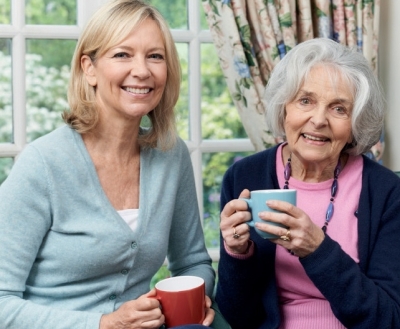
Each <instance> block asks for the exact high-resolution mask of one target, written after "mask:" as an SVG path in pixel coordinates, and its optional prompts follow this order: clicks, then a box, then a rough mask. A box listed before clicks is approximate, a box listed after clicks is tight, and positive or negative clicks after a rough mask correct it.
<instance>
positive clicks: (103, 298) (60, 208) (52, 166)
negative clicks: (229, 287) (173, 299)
mask: <svg viewBox="0 0 400 329" xmlns="http://www.w3.org/2000/svg"><path fill="white" fill-rule="evenodd" d="M166 256H168V261H169V262H168V264H169V269H170V270H171V272H172V275H174V276H175V275H197V276H200V277H202V278H204V280H205V282H206V288H207V292H208V295H211V294H212V291H213V285H214V270H213V269H212V267H211V259H210V257H209V255H208V253H207V250H206V248H205V244H204V237H203V232H202V227H201V223H200V217H199V210H198V203H197V196H196V190H195V184H194V177H193V170H192V164H191V161H190V156H189V152H188V150H187V147H186V145H185V144H184V142H183V141H182V140H178V142H177V144H176V146H175V147H174V148H173V149H172V150H170V151H168V152H161V151H160V150H157V149H144V150H141V154H140V202H139V218H138V227H137V229H136V231H132V230H131V229H130V228H129V226H128V225H127V224H126V222H125V221H124V220H123V219H122V218H121V217H120V215H119V214H118V213H117V212H116V210H115V209H114V208H113V207H112V205H111V204H110V202H109V200H108V199H107V197H106V195H105V193H104V191H103V189H102V187H101V184H100V182H99V179H98V177H97V173H96V170H95V167H94V165H93V162H92V161H91V158H90V156H89V154H88V152H87V150H86V148H85V145H84V143H83V141H82V138H81V136H80V134H78V133H77V132H75V131H74V130H72V129H70V128H69V127H67V126H64V127H62V128H60V129H57V130H55V131H54V132H52V133H50V134H48V135H47V136H44V137H42V138H40V139H37V140H36V141H34V142H32V143H31V144H30V145H28V146H27V147H26V148H25V149H24V151H23V152H22V153H21V155H20V157H19V159H18V160H17V162H16V163H15V165H14V167H13V169H12V171H11V173H10V175H9V177H8V179H7V180H6V181H5V182H4V183H3V184H2V186H1V187H0V328H1V329H8V328H13V329H14V328H15V329H72V328H74V329H98V327H99V321H100V317H101V315H102V314H103V313H110V312H113V311H114V310H116V309H118V308H119V307H120V306H121V304H122V303H124V302H125V301H128V300H131V299H136V298H137V297H139V296H140V295H142V294H144V293H146V292H148V291H149V290H150V280H151V278H152V276H153V275H154V274H155V273H156V271H157V270H158V269H159V268H160V266H161V265H162V264H163V262H164V260H165V257H166Z"/></svg>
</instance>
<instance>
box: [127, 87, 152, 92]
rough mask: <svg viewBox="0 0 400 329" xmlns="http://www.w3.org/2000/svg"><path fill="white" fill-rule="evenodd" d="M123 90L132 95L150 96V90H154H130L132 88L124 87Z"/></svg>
mask: <svg viewBox="0 0 400 329" xmlns="http://www.w3.org/2000/svg"><path fill="white" fill-rule="evenodd" d="M122 89H123V90H125V91H127V92H130V93H132V94H148V93H149V92H150V90H152V89H150V88H130V87H122Z"/></svg>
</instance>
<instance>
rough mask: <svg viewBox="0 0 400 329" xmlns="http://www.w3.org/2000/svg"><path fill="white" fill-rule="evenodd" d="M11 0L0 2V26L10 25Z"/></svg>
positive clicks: (0, 0) (1, 0)
mask: <svg viewBox="0 0 400 329" xmlns="http://www.w3.org/2000/svg"><path fill="white" fill-rule="evenodd" d="M10 8H11V0H0V24H10V23H11V10H10Z"/></svg>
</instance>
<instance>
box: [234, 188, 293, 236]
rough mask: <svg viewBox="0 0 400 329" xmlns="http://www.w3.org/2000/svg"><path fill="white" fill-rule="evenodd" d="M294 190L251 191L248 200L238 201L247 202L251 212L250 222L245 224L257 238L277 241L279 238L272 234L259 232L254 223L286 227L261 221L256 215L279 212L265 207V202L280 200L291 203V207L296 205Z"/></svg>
mask: <svg viewBox="0 0 400 329" xmlns="http://www.w3.org/2000/svg"><path fill="white" fill-rule="evenodd" d="M296 196H297V195H296V190H289V189H287V190H256V191H251V192H250V199H247V198H240V200H244V201H246V202H247V205H248V207H249V210H250V212H251V220H250V221H248V222H247V224H248V225H249V226H251V227H254V229H255V230H256V232H257V233H258V235H259V236H261V237H262V238H263V239H277V238H279V236H276V235H274V234H269V233H267V232H264V231H260V230H259V229H258V228H256V227H255V226H254V224H255V223H257V222H258V223H268V224H271V225H275V226H280V227H284V228H286V229H287V227H285V226H283V225H281V224H277V223H273V222H269V221H265V220H262V219H261V218H260V217H258V213H259V212H262V211H271V212H280V211H278V210H275V209H271V208H270V207H268V206H267V204H266V202H267V201H268V200H280V201H286V202H289V203H291V204H292V205H294V206H295V205H296Z"/></svg>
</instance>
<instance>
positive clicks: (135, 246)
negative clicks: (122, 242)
mask: <svg viewBox="0 0 400 329" xmlns="http://www.w3.org/2000/svg"><path fill="white" fill-rule="evenodd" d="M131 248H132V249H136V248H137V243H136V241H133V242H132V244H131Z"/></svg>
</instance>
